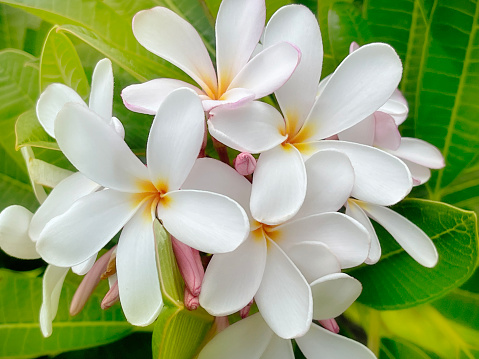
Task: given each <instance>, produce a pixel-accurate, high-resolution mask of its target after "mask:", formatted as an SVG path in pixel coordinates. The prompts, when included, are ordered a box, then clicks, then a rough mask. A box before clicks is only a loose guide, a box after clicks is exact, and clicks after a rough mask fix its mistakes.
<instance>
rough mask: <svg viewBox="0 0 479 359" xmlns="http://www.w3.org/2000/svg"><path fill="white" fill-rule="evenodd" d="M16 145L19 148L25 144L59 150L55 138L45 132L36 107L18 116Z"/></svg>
mask: <svg viewBox="0 0 479 359" xmlns="http://www.w3.org/2000/svg"><path fill="white" fill-rule="evenodd" d="M15 134H16V145H15V148H16V149H17V150H18V149H19V148H20V147H23V146H35V147H43V148H49V149H52V150H59V147H58V144H57V142H56V141H55V139H54V138H52V137H51V136H50V135H49V134H48V133H46V132H45V130H44V129H43V127H42V125H41V124H40V122H38V118H37V114H36V111H35V110H34V109H31V110H28V111H26V112H24V113H22V114H21V115H20V116H18V119H17V121H16V123H15Z"/></svg>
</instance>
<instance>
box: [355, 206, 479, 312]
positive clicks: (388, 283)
mask: <svg viewBox="0 0 479 359" xmlns="http://www.w3.org/2000/svg"><path fill="white" fill-rule="evenodd" d="M393 209H394V210H395V211H397V212H398V213H399V214H401V215H403V216H404V217H406V218H408V219H409V220H411V221H412V222H413V223H415V224H416V225H417V226H419V227H420V228H421V229H423V230H424V231H425V232H426V234H427V235H429V236H430V237H431V239H432V240H433V241H434V244H435V245H436V248H437V251H438V253H439V263H438V264H437V266H436V267H435V268H432V269H430V268H425V267H422V266H421V265H419V264H418V263H416V262H415V261H414V260H413V259H412V258H411V257H410V256H409V255H408V254H407V253H406V252H405V251H404V250H403V249H402V248H401V247H400V246H399V245H398V244H397V243H396V242H395V241H394V239H393V238H392V237H391V236H390V235H389V233H387V232H386V231H385V230H384V229H383V228H382V227H379V226H377V227H376V229H377V233H378V237H379V238H380V240H381V247H382V250H383V254H382V256H381V259H380V260H379V262H378V263H377V264H375V265H373V266H365V265H364V266H362V267H358V268H356V269H353V270H351V271H350V272H349V273H350V274H351V275H352V276H353V277H355V278H357V279H359V280H360V281H361V283H362V284H363V292H362V294H361V296H360V297H359V299H358V300H359V301H360V302H361V303H364V304H367V305H368V306H371V307H373V308H376V309H380V310H390V309H402V308H408V307H412V306H416V305H418V304H421V303H427V302H429V301H432V300H434V299H437V298H439V297H440V296H442V295H444V294H446V293H447V292H448V291H450V290H452V289H454V288H457V287H458V286H460V285H461V284H462V283H464V282H465V281H466V280H467V279H468V278H469V277H470V276H471V275H472V273H473V272H474V269H475V266H476V262H477V256H478V253H477V252H478V239H477V228H476V215H475V213H474V212H469V211H464V210H461V209H458V208H455V207H453V206H450V205H447V204H443V203H437V202H432V201H426V200H405V201H403V202H402V203H401V204H399V205H397V206H395V207H393Z"/></svg>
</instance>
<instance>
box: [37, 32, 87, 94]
mask: <svg viewBox="0 0 479 359" xmlns="http://www.w3.org/2000/svg"><path fill="white" fill-rule="evenodd" d="M51 83H62V84H65V85H67V86H68V87H71V88H72V89H74V90H75V91H76V92H77V93H78V94H79V95H80V96H81V97H82V98H83V99H84V100H86V99H87V98H88V95H89V93H90V86H89V85H88V80H87V78H86V76H85V71H83V66H82V64H81V62H80V59H79V58H78V54H77V52H76V50H75V47H74V46H73V44H72V43H71V41H70V39H69V38H68V37H67V36H65V35H64V34H62V33H59V32H58V28H57V27H53V28H52V29H51V30H50V32H49V33H48V36H47V39H46V40H45V44H44V45H43V51H42V55H41V56H40V89H41V90H42V91H43V90H45V88H46V87H47V86H48V85H50V84H51Z"/></svg>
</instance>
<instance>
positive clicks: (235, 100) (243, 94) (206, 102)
mask: <svg viewBox="0 0 479 359" xmlns="http://www.w3.org/2000/svg"><path fill="white" fill-rule="evenodd" d="M255 97H256V96H255V93H254V92H253V91H252V90H249V89H242V88H233V89H231V90H228V91H227V92H225V93H224V94H223V95H221V98H220V99H219V100H211V99H203V110H204V111H205V112H208V111H211V110H212V109H214V108H217V107H225V108H228V109H234V108H237V107H240V106H242V105H244V104H245V103H248V102H250V101H252V100H254V99H255Z"/></svg>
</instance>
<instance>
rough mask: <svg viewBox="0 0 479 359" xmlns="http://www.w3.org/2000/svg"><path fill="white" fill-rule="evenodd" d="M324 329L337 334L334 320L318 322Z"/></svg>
mask: <svg viewBox="0 0 479 359" xmlns="http://www.w3.org/2000/svg"><path fill="white" fill-rule="evenodd" d="M319 324H321V325H322V326H323V327H324V328H325V329H327V330H329V331H330V332H333V333H336V334H338V333H339V325H338V323H336V320H335V319H323V320H320V321H319Z"/></svg>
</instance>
